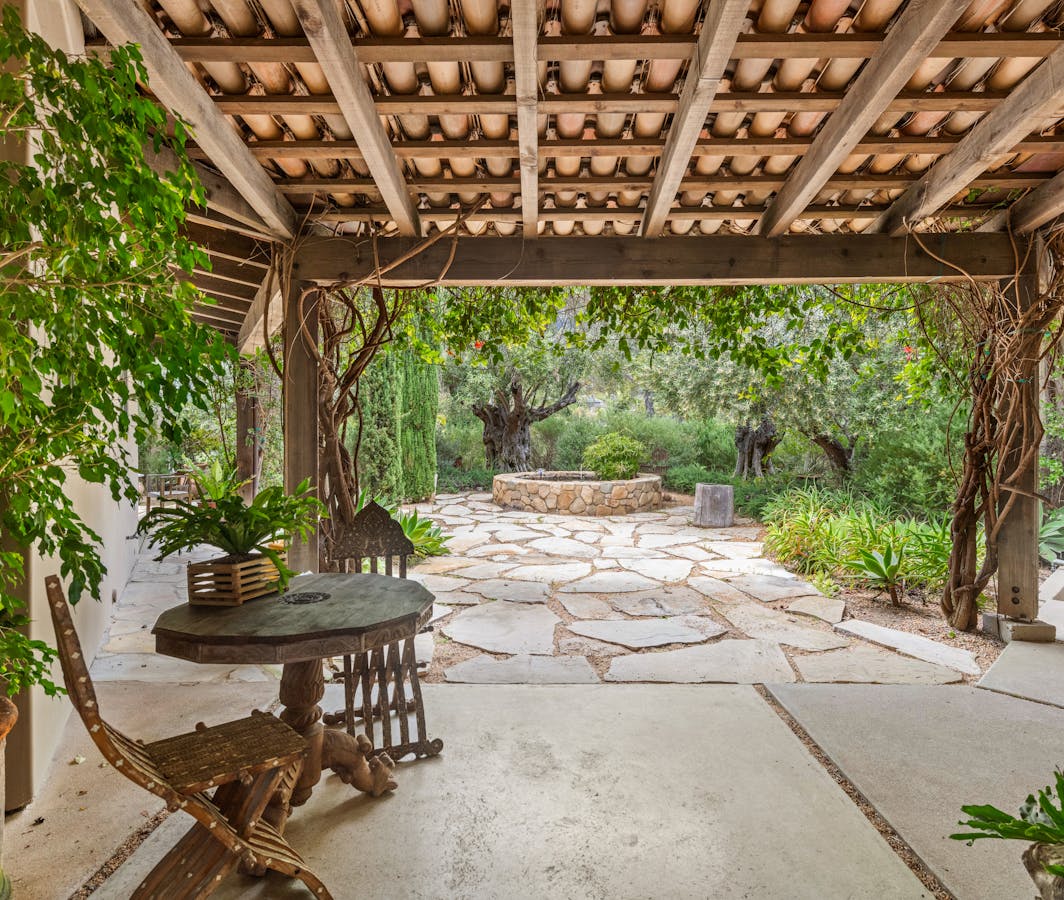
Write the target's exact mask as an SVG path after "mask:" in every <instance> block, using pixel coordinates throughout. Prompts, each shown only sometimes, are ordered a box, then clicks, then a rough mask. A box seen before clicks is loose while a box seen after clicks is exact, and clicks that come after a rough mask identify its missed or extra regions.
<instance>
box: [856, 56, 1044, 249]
mask: <svg viewBox="0 0 1064 900" xmlns="http://www.w3.org/2000/svg"><path fill="white" fill-rule="evenodd" d="M1062 102H1064V47H1061V48H1059V49H1057V50H1055V51H1054V52H1053V54H1052V55H1050V56H1049V57H1048V58H1047V59H1046V60H1045V62H1043V63H1042V64H1041V65H1039V66H1038V68H1037V69H1035V70H1034V71H1033V72H1032V73H1031V74H1030V75H1028V76H1027V77H1026V78H1025V79H1024V80H1023V81H1022V82H1020V84H1018V85H1017V86H1016V87H1015V88H1014V89H1013V91H1012V93H1011V94H1010V95H1009V100H1008V103H1003V104H1001V105H1000V106H998V107H996V108H995V109H993V110H992V111H991V112H989V113H987V115H985V116H983V118H982V119H980V120H979V121H978V122H976V124H975V125H974V126H973V127H972V129H971V131H969V132H968V134H967V135H965V137H964V138H963V140H961V142H960V143H959V144H958V145H957V146H956V147H955V148H954V149H953V150H952V151H951V152H950V153H949V154H947V155H946V156H942V157H939V159H938V161H937V162H936V163H935V164H934V165H933V166H932V167H931V168H930V169H928V171H927V172H926V173H925V174H924V176H923V177H922V178H921V179H920V180H919V181H918V182H916V184H914V185H912V186H910V187H909V188H908V189H907V190H906V191H905V193H904V194H902V195H901V196H900V197H899V198H898V199H897V200H896V201H895V202H894V204H893V205H892V206H891V207H890V209H888V210H887V211H886V212H885V213H884V214H883V215H882V216H880V217H879V218H878V219H877V220H876V221H875V222H873V223H872V225H871V226H870V230H872V231H874V232H883V233H886V234H892V235H898V234H904V233H905V232H906V231H909V230H911V229H912V228H915V227H916V226H917V225H919V223H920V222H922V221H923V220H924V219H926V218H927V217H928V216H930V215H933V214H934V213H935V212H936V211H937V210H939V209H941V208H942V207H943V206H945V205H946V204H947V203H949V201H950V200H951V199H952V198H953V197H954V196H955V195H956V194H957V193H959V192H960V191H963V190H964V189H965V188H966V187H967V186H968V184H969V183H970V182H971V181H972V180H973V179H974V178H975V177H976V176H978V175H980V174H981V173H983V172H984V171H986V168H987V166H988V165H990V164H991V163H992V162H993V161H994V160H995V159H996V158H997V157H999V156H1000V155H1001V154H1002V153H1008V152H1009V151H1010V150H1012V148H1013V147H1015V146H1016V144H1017V143H1019V142H1020V141H1021V140H1022V139H1023V138H1025V137H1027V135H1029V134H1030V133H1031V132H1032V131H1034V130H1036V129H1037V128H1039V127H1040V125H1041V123H1042V122H1044V121H1045V119H1047V118H1050V117H1052V116H1053V115H1054V114H1055V113H1056V111H1057V109H1058V107H1059V106H1060V104H1061V103H1062Z"/></svg>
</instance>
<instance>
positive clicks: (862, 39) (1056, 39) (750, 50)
mask: <svg viewBox="0 0 1064 900" xmlns="http://www.w3.org/2000/svg"><path fill="white" fill-rule="evenodd" d="M696 41H697V38H696V37H695V36H694V35H692V34H661V35H649V34H641V35H623V34H618V35H599V34H596V35H590V36H585V35H558V36H546V35H541V36H540V38H539V58H540V59H547V60H588V59H590V60H613V59H618V60H619V59H639V60H643V59H684V58H686V57H688V56H690V55H691V50H692V48H693V47H694V45H695V43H696ZM883 41H884V35H882V34H869V33H862V32H850V33H842V34H816V33H813V34H802V33H799V32H790V33H788V34H756V33H750V34H740V35H739V39H738V41H737V42H736V44H735V49H734V50H733V51H732V59H834V58H845V59H860V58H863V59H869V58H871V57H872V56H875V54H876V53H877V52H878V50H879V48H880V45H881V44H882V43H883ZM1060 42H1061V38H1060V36H1059V35H1058V34H1057V33H1056V32H1055V31H1045V32H1041V33H1038V32H996V33H992V32H985V31H984V32H974V33H973V32H958V33H953V34H947V35H946V36H945V37H943V39H942V41H941V43H940V44H939V45H938V46H937V47H936V48H935V49H934V50H933V51H932V52H931V56H932V57H934V58H936V59H967V58H979V57H982V58H991V59H1000V58H1002V57H1006V56H1019V57H1027V58H1030V57H1046V56H1048V55H1049V54H1050V53H1052V52H1053V51H1054V50H1055V49H1056V48H1057V46H1058V45H1059V44H1060ZM171 43H172V44H173V46H174V49H175V50H177V52H178V53H179V54H180V56H181V58H182V59H184V60H185V61H186V62H206V63H211V62H237V63H259V62H279V63H308V62H309V63H312V62H316V58H315V56H314V51H313V50H312V49H311V47H310V45H309V43H308V42H307V41H306V39H305V38H290V37H289V38H282V37H275V38H218V37H203V38H194V37H193V38H176V39H174V40H173V41H171ZM353 43H354V46H355V49H356V51H357V52H358V58H359V60H360V61H361V62H362V63H363V64H364V65H373V64H376V63H386V62H411V63H423V62H445V61H452V60H453V61H460V62H464V61H468V60H476V61H478V62H503V63H512V62H513V60H514V53H513V44H512V42H511V41H510V40H509V39H508V38H505V37H493V36H485V35H464V36H461V37H451V36H448V37H421V38H408V37H400V38H389V37H362V38H358V39H357V40H355V41H354V42H353ZM86 49H87V50H88V51H89V52H94V51H95V50H97V49H103V48H98V47H97V45H94V44H89V45H88V46H87V47H86Z"/></svg>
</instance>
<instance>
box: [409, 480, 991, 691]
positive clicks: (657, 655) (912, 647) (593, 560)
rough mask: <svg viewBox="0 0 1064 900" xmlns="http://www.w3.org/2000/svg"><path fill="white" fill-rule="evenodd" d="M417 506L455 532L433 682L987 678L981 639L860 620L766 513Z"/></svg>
mask: <svg viewBox="0 0 1064 900" xmlns="http://www.w3.org/2000/svg"><path fill="white" fill-rule="evenodd" d="M417 510H418V512H419V513H420V514H423V515H428V516H431V517H432V518H434V519H435V520H436V521H437V522H438V523H439V524H440V525H441V526H442V527H443V529H444V530H445V531H446V532H447V533H449V534H451V535H452V539H451V542H450V545H449V546H450V548H451V551H452V553H451V555H449V556H446V557H436V558H434V559H429V560H424V561H423V562H421V563H419V564H418V565H417V566H416V567H415V568H414V569H413V570H412V573H411V577H413V578H416V579H418V580H420V581H422V582H423V583H424V584H425V585H426V587H428V588H429V589H430V590H432V591H433V592H434V593H436V595H437V598H438V602H439V603H443V604H446V605H447V606H449V607H451V609H452V611H451V612H450V613H448V614H447V615H446V616H443V617H441V620H440V621H439V622H438V623H437V626H436V646H435V648H434V660H433V664H432V666H431V668H430V669H429V673H428V680H429V681H461V682H466V683H468V682H482V683H499V682H504V683H519V682H527V683H569V682H572V681H578V682H583V681H586V680H588V679H589V677H590V678H592V679H594V680H598V679H600V678H601V679H602V680H604V681H608V682H612V681H646V682H687V683H690V682H733V683H739V684H754V683H766V682H792V681H816V682H824V681H829V682H830V681H837V682H863V683H869V682H875V683H888V684H906V683H910V684H947V683H951V682H957V681H961V680H963V676H962V675H961V674H959V673H962V672H963V673H965V674H967V675H978V674H979V670H978V667H977V666H975V664H974V661H973V660H972V659H971V657H970V654H967V653H966V651H963V650H959V649H956V648H952V647H948V646H946V645H944V644H939V643H936V642H934V641H930V640H928V639H927V638H921V637H918V636H914V635H907V634H905V633H903V632H894V633H892V634H888V635H886V636H885V633H887V632H891V631H892V630H891V629H883V628H881V627H880V626H874V625H871V624H870V623H860V622H855V621H854V620H846V621H844V616H845V604H844V603H843V601H842V600H840V599H837V598H832V597H825V596H824V595H822V594H821V593H820V592H819V591H818V590H817V589H816V588H815V587H814V586H813V585H811V584H810V583H808V582H806V581H804V580H803V579H801V578H799V577H797V576H795V575H794V574H792V573H790V572H788V571H787V570H786V569H784V568H783V567H782V566H780V565H779V564H778V563H775V562H773V561H772V560H769V559H766V558H764V557H763V556H762V546H761V543H760V542H759V541H758V536H759V529H758V527H757V526H756V525H755V524H753V523H749V522H747V523H745V524H744V523H740V524H739V525H737V526H736V527H734V528H727V529H703V528H697V527H695V526H694V525H693V524H692V516H693V510H692V509H691V507H672V508H667V509H663V510H661V511H658V512H651V513H637V514H633V515H627V516H606V517H580V516H563V515H553V514H543V513H535V512H518V511H505V510H501V509H500V508H499V507H497V506H496V505H495V504H494V503H493V502H492V500H491V496H490V495H489V494H486V493H472V494H462V495H457V494H456V495H443V496H440V497H438V498H437V500H436V502H434V503H424V504H419V505H418V506H417ZM833 625H837V626H838V628H832V626H833ZM866 625H867V626H868V630H869V632H874V633H865V632H864V631H862V630H861V629H862V628H864V626H866ZM844 632H845V633H844ZM866 641H871V642H873V643H874V644H878V645H880V646H878V647H873V646H872V644H871V643H866ZM695 645H697V646H695ZM884 645H886V646H884ZM896 651H898V652H896ZM541 657H548V658H549V657H554V658H556V659H558V660H561V661H562V662H560V663H558V664H551V663H549V662H547V661H546V660H545V659H541Z"/></svg>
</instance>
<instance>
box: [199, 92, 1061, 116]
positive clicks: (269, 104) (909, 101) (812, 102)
mask: <svg viewBox="0 0 1064 900" xmlns="http://www.w3.org/2000/svg"><path fill="white" fill-rule="evenodd" d="M845 96H846V93H845V91H816V92H807V93H802V92H800V91H775V92H773V93H756V92H753V91H743V92H734V93H720V94H717V96H716V97H715V98H714V100H713V102H712V103H711V104H710V106H709V110H708V112H747V113H759V112H784V113H787V112H828V113H830V112H834V111H835V110H836V109H837V108H838V106H839V104H840V103H841V102H842V101H843V99H844V98H845ZM1009 96H1010V94H1009V92H1008V91H953V92H949V91H946V92H937V93H936V92H930V91H902V92H901V93H899V94H898V96H897V97H896V98H895V99H894V100H892V101H891V102H890V103H888V104H887V108H886V110H885V111H886V112H896V113H906V112H989V111H990V110H992V109H996V108H997V107H998V106H1000V105H1001V104H1002V103H1004V102H1005V101H1006V100H1008V99H1009ZM679 99H680V98H679V95H678V94H666V93H662V94H632V93H614V94H606V93H604V94H548V95H547V96H546V97H543V98H541V99H540V101H539V114H540V115H558V114H565V113H578V112H584V113H603V112H617V113H621V112H623V113H633V114H634V113H666V114H668V113H674V112H676V110H677V108H678V106H679ZM373 102H374V104H375V105H376V107H377V113H378V114H379V115H382V116H403V115H415V116H442V115H455V116H469V115H487V114H498V115H504V114H505V115H508V114H511V113H513V111H514V95H513V94H462V95H459V94H455V95H453V96H452V95H442V96H432V95H425V94H421V95H418V94H392V95H389V96H378V97H374V98H373ZM214 103H215V105H216V106H217V107H218V109H219V110H221V111H222V112H224V113H226V114H227V115H231V116H245V115H253V116H268V115H289V114H297V115H308V116H327V115H332V114H334V113H339V112H340V111H341V110H340V104H339V102H338V101H337V99H336V97H334V96H333V95H331V94H313V95H301V94H292V95H252V94H246V95H244V96H239V97H238V96H231V95H229V94H219V95H217V96H216V97H215V98H214ZM1053 112H1054V111H1052V110H1051V111H1050V113H1048V114H1047V115H1052V113H1053Z"/></svg>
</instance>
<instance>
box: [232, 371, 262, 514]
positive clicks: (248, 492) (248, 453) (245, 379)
mask: <svg viewBox="0 0 1064 900" xmlns="http://www.w3.org/2000/svg"><path fill="white" fill-rule="evenodd" d="M261 428H262V421H261V416H260V410H259V395H258V393H257V391H256V390H255V366H254V363H252V361H251V360H250V359H248V358H247V357H241V359H240V369H239V371H238V372H237V382H236V477H237V478H238V479H239V480H240V481H242V482H244V486H243V487H242V488H241V489H240V493H241V496H243V498H244V500H245V502H247V503H250V502H251V501H252V500H254V499H255V495H256V494H257V493H258V492H259V472H260V471H261V470H262V433H261Z"/></svg>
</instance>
